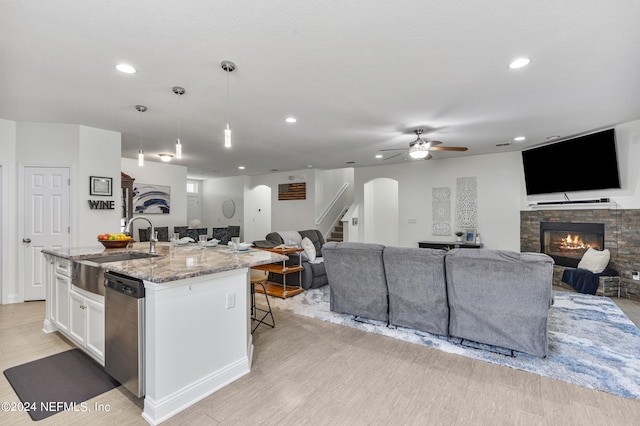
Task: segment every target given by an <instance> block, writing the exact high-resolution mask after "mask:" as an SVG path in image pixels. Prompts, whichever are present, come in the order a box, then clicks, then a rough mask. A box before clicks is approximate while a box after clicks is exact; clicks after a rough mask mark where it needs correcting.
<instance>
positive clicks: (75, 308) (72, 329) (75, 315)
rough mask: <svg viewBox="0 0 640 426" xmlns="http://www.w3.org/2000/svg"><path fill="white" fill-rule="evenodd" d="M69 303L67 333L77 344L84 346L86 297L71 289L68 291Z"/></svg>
mask: <svg viewBox="0 0 640 426" xmlns="http://www.w3.org/2000/svg"><path fill="white" fill-rule="evenodd" d="M69 304H70V307H69V334H70V336H71V338H72V339H73V340H75V341H76V343H77V344H78V346H81V347H84V346H85V345H86V336H87V315H86V313H87V306H86V304H87V302H86V299H85V298H84V297H83V296H82V295H80V294H78V293H76V292H75V291H73V290H72V291H70V292H69Z"/></svg>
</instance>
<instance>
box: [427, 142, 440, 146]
mask: <svg viewBox="0 0 640 426" xmlns="http://www.w3.org/2000/svg"><path fill="white" fill-rule="evenodd" d="M441 143H442V142H441V141H429V145H430V146H434V145H440V144H441Z"/></svg>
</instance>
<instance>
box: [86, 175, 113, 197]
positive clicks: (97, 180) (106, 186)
mask: <svg viewBox="0 0 640 426" xmlns="http://www.w3.org/2000/svg"><path fill="white" fill-rule="evenodd" d="M112 186H113V179H112V178H110V177H102V176H90V177H89V195H99V196H104V197H110V196H111V195H113V194H112Z"/></svg>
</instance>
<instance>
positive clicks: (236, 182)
mask: <svg viewBox="0 0 640 426" xmlns="http://www.w3.org/2000/svg"><path fill="white" fill-rule="evenodd" d="M247 180H248V178H247V177H246V176H234V177H227V178H218V179H207V180H203V181H202V185H201V186H202V197H201V201H202V205H201V210H202V217H201V218H200V221H201V222H202V226H203V227H207V228H209V234H211V228H224V227H226V226H230V225H233V226H240V238H241V239H243V234H244V229H243V228H244V227H243V226H242V225H243V221H244V190H245V184H246V181H247ZM229 199H230V200H233V203H234V204H235V206H236V211H235V213H234V215H233V217H232V218H230V219H227V218H226V217H224V214H222V203H223V201H224V200H229Z"/></svg>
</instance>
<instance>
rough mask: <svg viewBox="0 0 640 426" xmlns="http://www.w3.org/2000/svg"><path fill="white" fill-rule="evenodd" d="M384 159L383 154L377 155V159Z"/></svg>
mask: <svg viewBox="0 0 640 426" xmlns="http://www.w3.org/2000/svg"><path fill="white" fill-rule="evenodd" d="M382 157H384V155H382V154H376V158H382Z"/></svg>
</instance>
